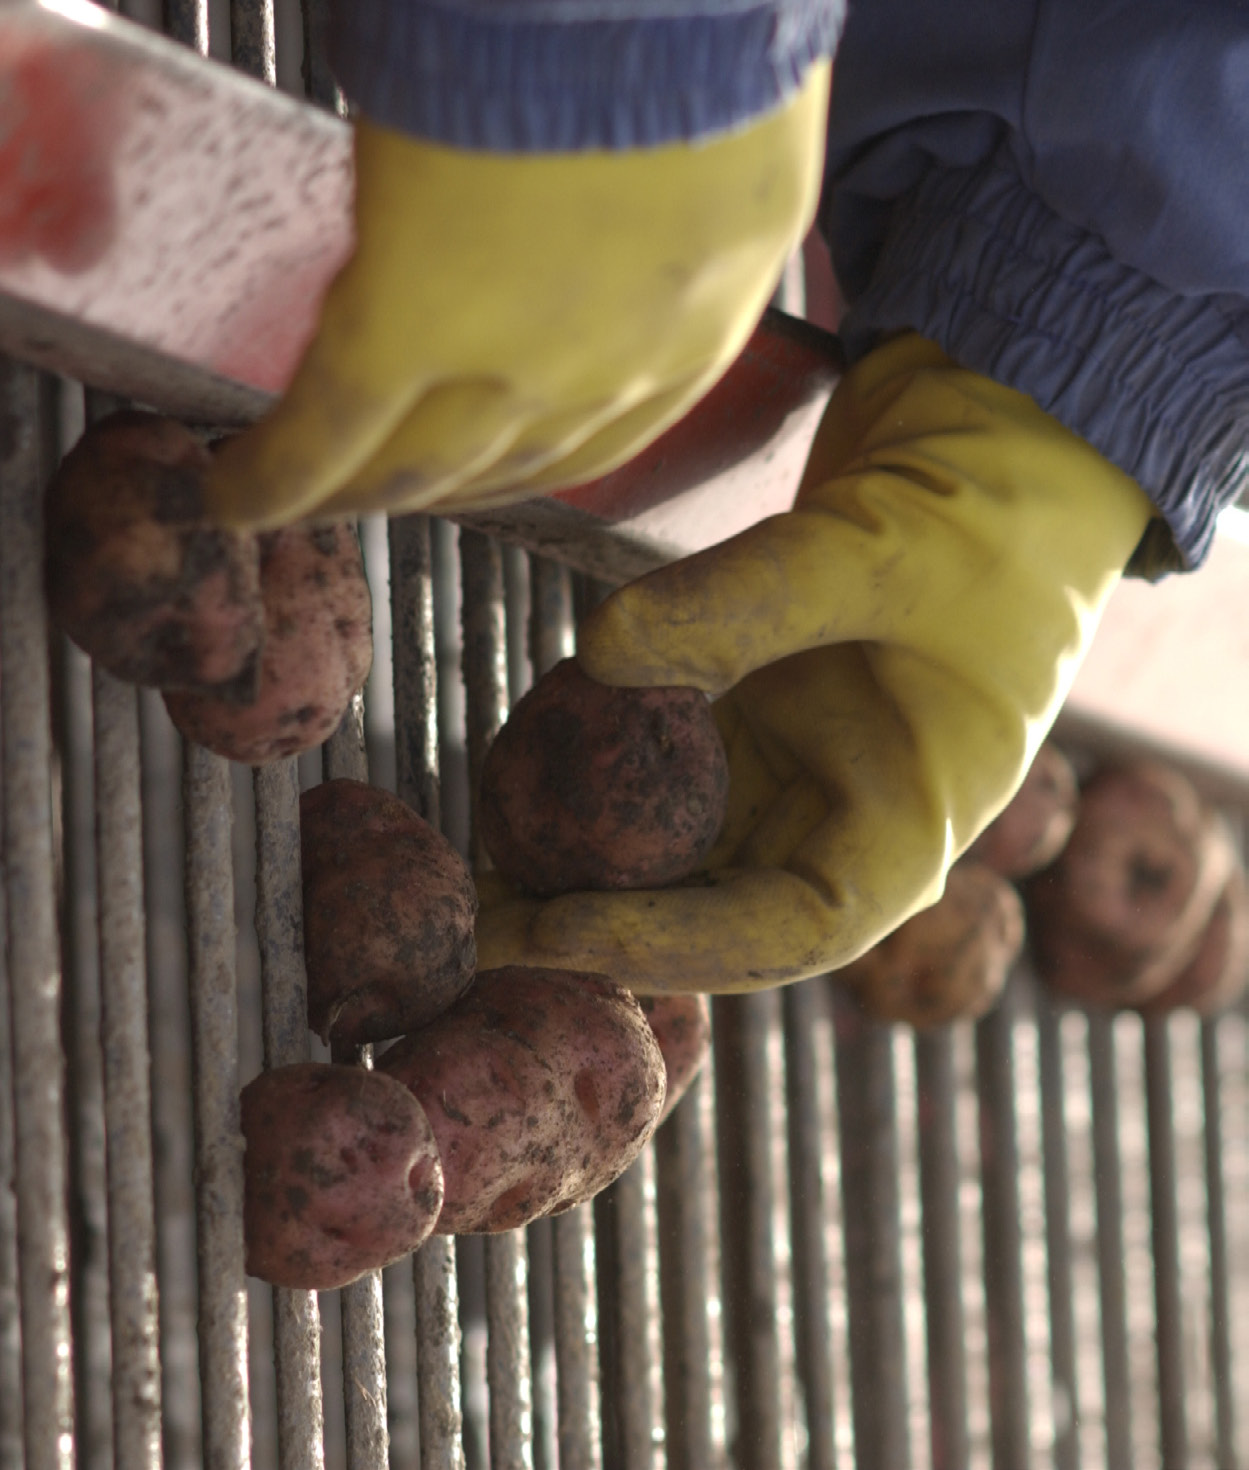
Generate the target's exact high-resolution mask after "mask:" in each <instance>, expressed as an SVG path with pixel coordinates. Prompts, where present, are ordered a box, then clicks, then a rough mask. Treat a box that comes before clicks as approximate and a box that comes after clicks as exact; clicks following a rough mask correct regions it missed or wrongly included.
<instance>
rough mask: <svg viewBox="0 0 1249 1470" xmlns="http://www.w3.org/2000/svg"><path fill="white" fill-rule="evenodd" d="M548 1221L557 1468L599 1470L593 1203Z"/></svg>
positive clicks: (600, 1456)
mask: <svg viewBox="0 0 1249 1470" xmlns="http://www.w3.org/2000/svg"><path fill="white" fill-rule="evenodd" d="M551 1223H552V1227H553V1229H552V1235H553V1241H552V1249H553V1255H554V1264H555V1360H556V1362H555V1366H556V1392H557V1394H558V1402H559V1412H558V1420H557V1423H558V1432H559V1470H599V1467H600V1466H601V1465H602V1463H603V1456H602V1443H601V1440H600V1436H599V1381H598V1355H597V1353H596V1351H595V1348H596V1346H597V1342H598V1317H597V1312H596V1310H595V1294H594V1275H595V1264H594V1263H595V1255H594V1231H593V1213H592V1207H591V1206H590V1204H589V1203H585V1204H580V1205H576V1206H574V1207H573V1208H572V1209H571V1210H566V1211H565V1212H564V1213H563V1214H562V1215H557V1216H556V1217H555V1219H554V1220H553V1221H552V1222H551Z"/></svg>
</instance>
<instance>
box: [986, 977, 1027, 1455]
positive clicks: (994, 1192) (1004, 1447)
mask: <svg viewBox="0 0 1249 1470" xmlns="http://www.w3.org/2000/svg"><path fill="white" fill-rule="evenodd" d="M1018 995H1019V989H1018V986H1017V984H1015V982H1014V980H1013V978H1012V980H1011V981H1009V982H1008V983H1007V986H1006V990H1005V992H1004V993H1003V995H1002V998H1001V1000H1000V1001H999V1002H998V1004H997V1006H996V1007H995V1008H994V1009H993V1010H992V1011H990V1013H989V1014H988V1015H987V1016H986V1017H985V1018H984V1019H983V1020H981V1021H978V1022H977V1023H976V1086H977V1093H978V1097H979V1104H980V1109H979V1117H980V1177H981V1187H982V1191H983V1197H984V1205H983V1210H984V1286H985V1310H986V1314H987V1317H988V1330H989V1407H990V1416H991V1419H990V1422H991V1430H992V1441H993V1464H994V1467H995V1470H1024V1467H1026V1466H1027V1464H1028V1462H1029V1451H1028V1444H1029V1430H1028V1371H1027V1357H1026V1351H1025V1341H1024V1321H1023V1273H1022V1263H1021V1260H1020V1224H1019V1146H1018V1139H1017V1137H1016V1119H1015V1068H1014V1056H1013V1036H1012V1032H1013V1029H1014V1026H1015V1015H1016V1011H1017V1007H1018Z"/></svg>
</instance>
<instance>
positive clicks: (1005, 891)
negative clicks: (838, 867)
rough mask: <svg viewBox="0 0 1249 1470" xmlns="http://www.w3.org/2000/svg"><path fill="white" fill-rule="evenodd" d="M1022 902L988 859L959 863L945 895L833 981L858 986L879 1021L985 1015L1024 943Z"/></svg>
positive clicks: (926, 1023)
mask: <svg viewBox="0 0 1249 1470" xmlns="http://www.w3.org/2000/svg"><path fill="white" fill-rule="evenodd" d="M1023 939H1024V915H1023V903H1022V901H1021V900H1020V898H1019V895H1018V894H1017V893H1016V891H1015V889H1014V888H1013V887H1012V886H1011V885H1010V884H1009V883H1008V882H1007V881H1006V879H1005V878H1003V877H1001V875H1000V874H998V873H995V872H994V871H993V870H992V868H989V867H986V866H985V865H984V864H983V863H976V862H971V861H969V860H967V859H964V860H963V861H961V862H958V863H955V865H954V867H953V868H951V869H950V873H949V876H948V877H947V879H946V885H945V892H944V894H943V895H942V896H941V898H939V899H938V900H937V902H936V903H935V904H933V905H932V906H931V907H930V908H926V909H922V910H921V911H920V912H919V913H917V914H915V915H913V916H912V917H911V918H909V919H908V920H907V921H906V922H905V923H904V924H901V925H900V926H899V927H898V928H897V929H895V930H894V931H893V933H892V934H889V935H887V936H886V937H885V938H884V939H882V940H881V941H880V943H879V944H876V945H874V946H873V948H871V949H870V950H868V952H867V953H866V954H865V955H862V956H861V957H860V958H859V959H857V960H855V961H854V963H853V964H850V965H847V966H845V967H844V968H843V969H841V970H837V971H835V972H834V976H833V978H834V980H837V981H841V982H844V983H845V984H848V985H850V986H851V987H853V990H854V994H855V996H856V997H857V999H858V1001H859V1003H860V1005H861V1006H862V1007H863V1009H864V1010H865V1011H866V1012H867V1014H868V1015H869V1016H871V1017H872V1018H873V1019H874V1020H877V1021H901V1022H905V1023H907V1024H909V1025H911V1026H914V1027H916V1028H917V1029H923V1028H927V1027H931V1026H943V1025H946V1024H948V1023H949V1022H951V1021H958V1020H968V1019H972V1018H974V1017H976V1016H982V1015H984V1013H985V1012H986V1011H988V1010H989V1009H990V1008H991V1007H992V1006H993V1004H994V1002H995V1001H996V1000H997V998H998V996H999V995H1000V994H1001V993H1002V987H1003V986H1004V985H1005V984H1006V977H1007V975H1008V974H1009V973H1010V968H1011V966H1012V965H1013V964H1014V963H1015V961H1016V960H1017V959H1018V958H1019V954H1020V951H1021V950H1022V948H1023Z"/></svg>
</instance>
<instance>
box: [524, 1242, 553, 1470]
mask: <svg viewBox="0 0 1249 1470" xmlns="http://www.w3.org/2000/svg"><path fill="white" fill-rule="evenodd" d="M553 1223H554V1222H553V1221H551V1220H549V1219H540V1220H534V1221H532V1223H531V1224H529V1225H528V1226H526V1228H525V1251H526V1254H527V1255H528V1258H529V1376H530V1383H531V1396H532V1399H533V1470H557V1466H558V1464H559V1454H558V1448H557V1444H556V1438H557V1433H558V1427H557V1426H558V1420H557V1411H556V1387H555V1371H556V1370H555V1281H554V1270H555V1267H554V1261H553V1259H552V1251H553V1244H552V1239H551V1235H552V1226H553Z"/></svg>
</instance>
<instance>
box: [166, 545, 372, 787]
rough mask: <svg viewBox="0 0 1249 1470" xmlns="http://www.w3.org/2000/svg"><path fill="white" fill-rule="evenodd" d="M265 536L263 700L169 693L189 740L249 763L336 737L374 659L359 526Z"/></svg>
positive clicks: (172, 713)
mask: <svg viewBox="0 0 1249 1470" xmlns="http://www.w3.org/2000/svg"><path fill="white" fill-rule="evenodd" d="M259 540H260V586H261V593H262V596H263V599H264V620H265V638H264V653H263V656H262V659H261V667H260V683H259V686H258V689H257V693H256V698H255V700H254V701H253V702H252V703H251V704H249V705H238V704H233V703H231V702H229V701H228V700H223V699H218V698H214V697H213V696H212V695H208V694H195V693H191V692H184V691H173V690H171V691H167V692H166V693H165V695H164V699H165V707H166V708H167V709H168V711H169V716H170V718H171V719H172V720H173V722H174V724H175V725H176V726H177V727H178V729H179V730H180V731H181V732H182V734H183V735H184V736H186V738H187V739H188V740H193V741H195V742H196V743H197V744H198V745H204V746H207V748H208V749H209V750H212V751H215V752H216V753H217V754H218V755H221V756H225V758H226V759H227V760H232V761H238V762H239V763H240V764H242V765H247V766H263V765H267V764H268V763H269V762H270V761H275V760H280V759H282V757H284V756H290V755H296V754H298V753H299V752H300V751H302V750H310V749H311V748H312V747H313V746H314V745H320V744H321V743H322V742H323V741H325V740H328V739H329V737H330V736H331V735H332V734H333V733H334V731H335V730H336V729H337V728H338V724H339V721H340V720H341V719H342V717H343V715H344V713H345V712H346V710H347V707H348V705H349V704H350V703H351V701H352V698H353V697H354V696H355V695H356V694H357V693H358V692H359V690H360V689H361V688H363V686H364V681H365V679H366V678H367V677H368V673H369V668H370V666H371V664H372V661H373V615H372V603H371V601H370V598H369V586H368V582H367V581H366V580H365V575H364V563H363V560H362V559H361V556H360V544H359V542H358V541H357V540H356V533H355V530H354V529H353V527H352V526H351V525H350V524H349V523H348V522H346V521H340V522H337V523H335V524H333V525H323V526H289V527H286V528H285V529H284V530H281V531H272V532H267V533H266V534H264V535H262V536H261V537H260V538H259Z"/></svg>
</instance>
